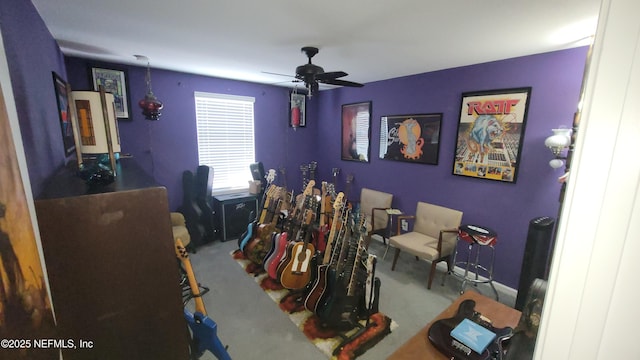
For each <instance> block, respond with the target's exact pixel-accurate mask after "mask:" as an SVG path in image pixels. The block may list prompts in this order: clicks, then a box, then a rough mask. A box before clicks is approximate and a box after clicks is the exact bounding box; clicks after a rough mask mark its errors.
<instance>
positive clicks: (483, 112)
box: [453, 87, 531, 183]
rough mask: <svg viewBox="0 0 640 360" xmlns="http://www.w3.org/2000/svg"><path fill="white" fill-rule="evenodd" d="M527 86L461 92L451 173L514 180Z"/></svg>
mask: <svg viewBox="0 0 640 360" xmlns="http://www.w3.org/2000/svg"><path fill="white" fill-rule="evenodd" d="M530 97H531V88H530V87H525V88H518V89H505V90H492V91H483V92H468V93H463V94H462V104H461V107H460V122H459V123H458V138H457V141H456V153H455V158H454V162H453V174H454V175H461V176H470V177H475V178H481V179H489V180H497V181H502V182H507V183H515V182H516V180H517V178H518V165H519V164H520V155H521V150H522V139H523V138H524V129H525V125H526V122H527V109H528V107H529V99H530Z"/></svg>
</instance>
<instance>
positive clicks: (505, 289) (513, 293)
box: [372, 235, 518, 299]
mask: <svg viewBox="0 0 640 360" xmlns="http://www.w3.org/2000/svg"><path fill="white" fill-rule="evenodd" d="M372 239H376V240H378V241H380V243H382V238H381V237H379V236H378V235H374V236H372ZM390 250H391V249H389V252H392V251H390ZM387 255H389V254H387ZM391 256H393V255H391ZM424 261H426V260H424ZM436 269H438V270H440V271H442V272H446V271H447V264H446V263H444V262H440V263H438V264H437V265H436ZM453 271H454V272H456V273H458V274H464V269H463V268H461V267H459V266H455V267H454V269H453ZM478 279H480V280H482V281H486V280H487V278H486V277H484V276H478ZM493 286H495V287H496V290H497V291H498V293H500V294H504V295H506V296H509V297H513V298H514V299H515V298H516V297H517V296H518V290H516V289H514V288H511V287H509V286H507V285H505V284H502V283H500V282H497V281H495V280H494V281H493Z"/></svg>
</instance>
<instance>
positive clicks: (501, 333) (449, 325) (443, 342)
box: [428, 300, 513, 360]
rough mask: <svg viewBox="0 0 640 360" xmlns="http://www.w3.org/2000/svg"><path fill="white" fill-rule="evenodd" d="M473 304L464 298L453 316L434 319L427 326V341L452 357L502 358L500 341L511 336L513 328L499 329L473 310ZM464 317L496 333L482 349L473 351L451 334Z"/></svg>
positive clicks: (467, 359) (465, 359)
mask: <svg viewBox="0 0 640 360" xmlns="http://www.w3.org/2000/svg"><path fill="white" fill-rule="evenodd" d="M475 306H476V302H475V301H473V300H464V301H463V302H462V303H460V306H459V307H458V312H457V313H456V315H455V316H454V317H452V318H448V319H441V320H437V321H435V322H434V323H433V325H431V327H430V328H429V332H428V337H429V341H430V342H431V343H432V344H433V346H435V347H436V348H437V349H438V350H440V351H441V352H442V353H443V354H445V355H446V356H447V357H451V358H452V359H459V360H502V359H503V357H504V355H505V354H504V349H503V347H502V342H503V341H505V340H507V339H509V338H510V337H511V336H513V329H512V328H510V327H505V328H500V329H498V328H495V327H493V325H491V320H489V319H487V318H486V317H484V316H483V315H482V314H480V313H479V312H476V311H475V310H474V308H475ZM464 319H469V320H471V321H473V322H474V323H476V324H478V325H480V326H482V327H483V328H485V329H487V330H489V331H491V332H492V333H494V334H495V335H496V336H495V338H494V339H493V341H491V342H490V343H489V345H488V346H487V347H486V349H484V351H482V352H480V353H478V352H475V351H473V350H471V348H470V347H469V346H467V345H465V344H464V343H463V342H461V341H458V340H457V339H455V338H453V337H452V336H451V331H452V330H453V329H454V328H456V326H458V324H460V323H461V322H462V321H463V320H464ZM478 335H480V334H478Z"/></svg>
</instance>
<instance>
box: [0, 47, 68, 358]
mask: <svg viewBox="0 0 640 360" xmlns="http://www.w3.org/2000/svg"><path fill="white" fill-rule="evenodd" d="M2 57H4V54H3V55H2ZM4 71H5V70H2V72H3V73H4ZM6 74H7V75H6V76H7V77H8V74H9V72H8V70H6ZM1 77H2V78H3V80H4V78H5V76H4V75H1ZM54 79H55V78H54ZM5 95H6V94H5ZM7 107H9V109H11V112H15V105H13V104H10V103H7V102H5V98H4V96H1V95H0V157H1V158H2V161H0V184H2V186H0V253H1V254H2V260H1V261H0V279H2V280H0V288H1V289H0V309H2V321H0V333H1V334H2V337H3V340H2V347H1V348H0V357H2V358H3V359H8V358H12V359H57V358H59V355H58V351H59V349H55V348H53V347H52V348H51V349H48V350H47V349H43V348H37V347H35V346H27V345H29V344H31V345H33V343H32V342H31V343H30V342H29V341H33V340H29V339H38V338H41V339H46V338H52V337H55V336H56V334H59V333H60V331H59V329H58V330H56V324H55V322H54V320H53V311H52V309H51V298H50V297H49V295H48V294H49V293H48V291H47V286H46V277H45V272H44V269H43V268H42V266H41V257H40V252H39V251H38V242H37V240H36V233H35V231H34V222H35V221H37V220H36V218H35V212H32V211H30V203H31V202H32V200H31V198H30V197H27V191H30V190H25V187H26V184H28V181H29V180H28V179H29V174H28V173H27V172H26V169H27V165H26V162H25V160H20V158H21V157H20V156H18V154H19V153H24V148H23V146H22V142H20V143H16V141H15V139H16V137H14V135H13V134H14V132H13V131H11V127H12V125H13V126H17V125H18V119H17V117H15V119H14V117H13V116H9V113H8V108H7ZM14 121H15V122H14ZM17 136H18V137H19V136H20V135H17ZM49 275H51V273H49ZM25 337H27V340H20V341H18V340H9V342H7V340H4V339H20V338H23V339H24V338H25ZM13 341H15V342H13ZM7 344H9V346H7ZM11 344H13V345H11ZM19 344H20V345H19ZM17 347H21V349H18V348H17Z"/></svg>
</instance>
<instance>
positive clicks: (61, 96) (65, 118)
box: [52, 71, 76, 156]
mask: <svg viewBox="0 0 640 360" xmlns="http://www.w3.org/2000/svg"><path fill="white" fill-rule="evenodd" d="M52 74H53V87H54V89H55V93H56V102H57V104H58V118H59V119H60V130H61V131H62V142H63V145H64V154H65V156H69V155H71V154H73V152H74V151H75V149H76V142H75V140H74V137H73V126H72V124H71V112H70V111H69V97H68V94H67V82H66V81H64V80H63V79H62V77H60V75H58V74H57V73H56V72H55V71H52Z"/></svg>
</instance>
